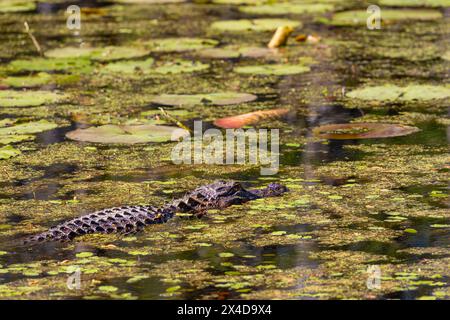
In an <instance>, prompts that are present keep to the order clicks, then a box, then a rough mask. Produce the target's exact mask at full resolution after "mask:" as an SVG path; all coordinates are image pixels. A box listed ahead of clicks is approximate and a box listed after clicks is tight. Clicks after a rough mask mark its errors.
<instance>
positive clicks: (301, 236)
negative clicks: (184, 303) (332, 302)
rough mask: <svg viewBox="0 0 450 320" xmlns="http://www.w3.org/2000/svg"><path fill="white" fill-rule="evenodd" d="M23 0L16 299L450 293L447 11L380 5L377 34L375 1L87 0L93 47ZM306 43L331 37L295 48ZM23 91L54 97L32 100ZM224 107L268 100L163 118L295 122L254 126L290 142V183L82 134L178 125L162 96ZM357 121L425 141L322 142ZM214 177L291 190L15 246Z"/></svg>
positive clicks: (10, 168)
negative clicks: (219, 99)
mask: <svg viewBox="0 0 450 320" xmlns="http://www.w3.org/2000/svg"><path fill="white" fill-rule="evenodd" d="M8 2H10V3H11V5H10V6H9V7H8V4H7V3H8ZM13 2H14V1H4V3H5V4H1V5H0V30H1V32H0V39H1V43H2V46H1V47H0V89H1V90H0V159H1V160H0V243H1V244H0V298H2V299H27V298H33V299H68V298H83V299H105V298H106V299H109V298H111V299H183V298H188V299H336V298H337V299H346V298H355V299H391V298H394V299H398V298H400V299H449V298H450V289H449V288H450V286H449V276H450V273H449V264H450V251H449V247H450V240H449V239H450V238H449V230H450V211H449V205H448V178H449V169H450V167H449V156H448V144H449V139H450V133H449V130H448V126H449V124H450V120H449V118H448V115H449V103H448V102H449V97H450V87H449V84H448V76H449V73H448V69H449V64H450V63H449V51H448V50H449V49H448V44H449V39H450V38H449V30H450V29H449V24H448V16H449V14H450V12H449V8H448V7H449V6H450V5H449V3H448V1H441V2H442V3H440V2H439V1H435V2H434V3H435V4H437V7H434V8H422V7H418V8H417V7H416V8H408V9H405V8H403V7H402V1H392V3H394V5H395V3H397V4H398V6H394V7H389V8H387V7H386V6H385V5H383V4H382V2H383V1H380V6H381V9H382V11H381V15H382V17H383V10H385V9H386V10H388V12H387V13H386V16H387V17H388V18H389V19H387V20H386V21H385V22H386V23H384V22H383V23H382V28H381V29H380V30H369V29H367V27H366V21H365V19H366V17H367V15H368V14H367V13H366V11H365V10H366V8H367V6H368V5H369V4H368V3H366V2H364V1H317V2H320V3H319V4H317V2H316V5H312V4H309V5H303V6H302V5H298V3H297V4H292V3H294V2H296V1H290V2H289V4H286V3H285V2H284V4H282V5H280V4H276V3H275V4H272V5H271V7H269V8H268V7H267V5H264V4H260V5H255V2H254V1H253V2H252V1H238V2H239V3H242V4H239V3H237V4H236V1H186V2H183V1H177V2H178V3H163V2H171V1H141V2H149V3H150V2H160V3H159V4H149V3H147V4H145V3H141V4H130V3H126V2H139V1H114V0H112V1H107V2H106V1H105V2H102V1H80V2H75V4H78V5H79V6H80V7H81V8H82V10H81V19H82V20H81V29H80V30H79V31H78V33H76V32H75V31H76V30H70V29H68V28H67V27H66V18H67V15H65V9H66V8H67V7H68V6H69V5H70V4H74V3H73V2H64V1H53V0H49V1H39V2H37V3H35V2H34V1H27V0H23V1H16V2H17V3H18V2H21V4H20V5H17V6H13V4H12V3H13ZM172 2H173V1H172ZM233 2H234V4H229V3H233ZM262 2H264V1H262ZM419 2H420V1H419ZM422 2H423V4H424V7H426V5H427V3H428V2H427V1H425V0H424V1H422ZM320 4H321V5H320ZM407 4H408V1H404V4H403V5H407ZM291 5H292V6H291ZM274 6H275V7H274ZM446 7H447V8H446ZM11 8H13V9H11ZM352 10H360V11H361V12H362V13H354V12H353V11H352ZM403 10H408V12H410V11H411V10H412V13H411V12H410V13H409V14H404V13H402V12H403ZM424 11H425V13H424ZM335 12H339V13H335ZM348 12H353V13H351V14H349V13H348ZM349 15H350V18H349V17H348V16H349ZM358 15H362V17H363V19H362V20H361V19H360V20H358V19H356V18H355V17H357V16H358ZM405 16H406V17H407V19H404V17H405ZM427 17H428V18H427ZM243 19H246V20H243ZM260 19H264V20H260ZM268 19H270V20H268ZM273 19H275V20H273ZM280 19H282V21H280ZM232 20H240V21H232ZM25 21H26V22H28V24H29V26H30V29H31V31H32V32H33V35H34V36H35V37H36V39H37V40H38V42H39V44H40V46H41V48H42V50H43V51H44V52H45V54H46V57H45V58H39V55H38V54H37V52H36V49H35V47H34V46H33V44H32V42H31V40H30V38H29V36H28V34H27V33H25V32H24V27H23V23H24V22H25ZM230 21H231V22H230ZM300 22H301V23H300ZM286 24H288V25H292V26H294V27H295V30H294V33H293V36H291V38H290V39H289V42H288V45H287V46H286V47H284V48H281V49H278V50H273V51H268V50H267V49H264V48H265V46H266V44H267V43H268V41H269V40H270V38H271V35H272V33H273V30H274V28H276V26H278V25H286ZM301 34H305V35H308V34H314V35H318V36H320V41H319V42H317V43H315V42H297V41H295V40H294V37H295V36H298V35H301ZM177 38H188V40H186V39H185V40H177ZM155 39H157V40H155ZM158 39H164V40H158ZM199 39H200V40H199ZM80 46H81V48H89V47H96V48H100V49H99V50H98V51H97V52H91V51H89V50H86V49H80ZM68 47H69V48H72V49H63V50H59V49H60V48H68ZM117 47H123V48H120V49H117ZM73 48H75V49H73ZM101 48H107V49H103V50H102V49H101ZM249 48H251V49H249ZM255 48H257V49H255ZM261 48H263V49H261ZM56 49H58V50H56ZM24 88H27V89H26V90H27V92H34V91H38V92H34V93H32V94H31V95H30V96H29V97H25V96H24V94H23V91H22V90H23V89H24ZM48 92H50V93H53V94H54V93H57V95H48V96H47V95H46V94H47V93H48ZM218 92H228V93H236V92H237V93H249V94H253V95H256V96H257V99H256V100H253V101H245V102H239V101H238V102H236V103H232V104H224V105H221V104H220V103H217V104H214V100H212V98H208V97H206V98H204V99H200V101H194V103H187V102H186V101H183V97H181V102H179V103H173V104H174V105H172V106H167V105H165V106H164V109H165V110H166V111H167V112H169V113H170V112H173V115H174V117H176V118H177V119H179V120H180V121H181V122H182V123H184V124H185V125H187V126H189V127H192V124H193V120H202V121H203V122H204V124H205V127H212V126H213V125H212V123H213V122H214V120H216V119H218V118H223V117H228V116H233V115H239V114H243V113H246V112H253V111H257V110H266V109H275V108H287V109H289V110H290V111H289V114H288V115H287V116H286V117H284V118H282V119H265V120H263V121H261V122H259V123H257V124H255V125H254V126H255V127H257V128H277V129H280V168H279V172H278V173H277V174H276V175H273V176H261V175H260V170H259V166H255V165H206V164H202V165H187V164H185V165H174V164H173V163H172V161H171V158H170V157H171V150H172V148H173V147H174V145H175V143H174V142H161V141H156V142H155V141H153V142H148V143H138V144H100V143H89V142H77V141H72V140H70V139H68V138H66V136H65V134H66V133H67V132H69V131H73V130H75V129H78V128H88V127H90V126H100V125H105V124H113V125H117V124H129V125H130V124H131V125H133V124H157V125H159V124H164V125H173V124H170V123H169V122H168V121H166V119H165V118H164V117H161V116H160V117H155V114H157V113H158V107H159V106H160V104H157V103H155V102H152V101H156V100H158V101H160V98H157V97H158V96H160V95H162V94H199V93H202V94H208V93H218ZM186 99H187V98H186ZM194 100H195V99H194ZM345 123H375V124H381V123H390V124H397V125H402V126H413V127H417V128H418V129H419V130H420V131H416V132H413V133H411V134H409V135H405V136H399V137H391V138H367V139H358V136H357V135H358V134H359V133H361V132H360V131H358V130H363V131H364V128H363V129H361V128H357V130H356V131H351V132H347V133H350V134H354V135H356V136H355V138H354V139H343V140H341V139H323V138H320V137H317V136H315V135H314V134H313V129H314V128H317V127H319V126H322V125H328V124H345ZM30 128H31V129H30ZM331 134H338V135H339V134H342V132H339V131H337V130H336V131H333V132H331ZM215 179H234V180H238V181H242V183H244V184H245V185H246V186H249V187H263V186H264V185H267V184H268V183H270V182H272V181H277V182H281V183H284V184H285V185H287V186H288V188H289V189H290V192H289V193H287V194H286V195H285V196H283V197H280V198H268V199H263V200H257V201H252V202H249V203H247V204H245V205H242V206H233V207H230V208H227V209H226V210H220V211H219V210H211V211H209V212H208V215H207V216H205V217H203V218H202V219H181V218H177V219H172V220H170V221H169V222H168V223H166V224H164V225H154V226H149V227H147V228H146V229H145V231H144V232H141V233H139V234H136V235H132V236H125V237H120V236H116V235H89V236H85V237H82V238H79V239H77V240H76V241H74V242H72V243H65V244H64V243H63V244H60V243H56V244H55V243H49V244H42V245H39V246H34V247H31V248H27V247H22V246H19V245H16V244H15V243H16V241H17V240H19V239H21V238H22V237H23V236H25V235H29V234H33V233H37V232H41V231H44V230H45V229H46V228H48V227H49V226H52V225H54V224H55V223H59V222H61V221H64V220H67V219H70V218H72V217H75V216H79V215H81V214H85V213H89V212H92V211H95V210H98V209H102V208H105V207H112V206H121V205H125V204H153V205H160V204H162V203H164V202H167V201H170V200H171V199H173V198H175V197H178V196H180V195H182V194H183V193H184V192H186V191H188V190H191V189H192V188H193V187H195V186H199V185H202V184H205V183H209V182H211V181H213V180H215ZM373 270H375V271H376V272H373ZM76 275H79V282H78V283H77V281H74V282H71V281H72V280H73V279H75V278H74V276H76ZM374 277H375V278H374ZM68 280H69V284H71V285H69V286H68V285H67V284H68ZM75 280H77V279H75ZM73 284H79V286H77V285H75V286H74V285H73ZM371 284H376V285H375V286H373V285H372V286H371Z"/></svg>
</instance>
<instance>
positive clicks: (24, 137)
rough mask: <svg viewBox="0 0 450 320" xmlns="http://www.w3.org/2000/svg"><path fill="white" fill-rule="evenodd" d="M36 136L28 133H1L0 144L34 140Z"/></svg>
mask: <svg viewBox="0 0 450 320" xmlns="http://www.w3.org/2000/svg"><path fill="white" fill-rule="evenodd" d="M33 139H34V136H32V135H28V134H21V135H5V136H2V135H0V144H10V143H16V142H21V141H30V140H33Z"/></svg>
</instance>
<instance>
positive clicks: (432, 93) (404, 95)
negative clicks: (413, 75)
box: [347, 85, 450, 101]
mask: <svg viewBox="0 0 450 320" xmlns="http://www.w3.org/2000/svg"><path fill="white" fill-rule="evenodd" d="M347 97H349V98H355V99H361V100H377V101H413V100H419V101H427V100H434V99H446V98H449V97H450V87H448V86H433V85H408V86H406V87H399V86H395V85H384V86H374V87H365V88H362V89H356V90H353V91H351V92H349V93H347Z"/></svg>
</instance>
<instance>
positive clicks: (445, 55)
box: [441, 51, 450, 61]
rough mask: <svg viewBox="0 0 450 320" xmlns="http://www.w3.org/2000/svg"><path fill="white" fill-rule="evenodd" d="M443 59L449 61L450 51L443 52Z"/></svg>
mask: <svg viewBox="0 0 450 320" xmlns="http://www.w3.org/2000/svg"><path fill="white" fill-rule="evenodd" d="M441 58H442V59H444V60H447V61H450V51H447V52H446V53H444V55H443V56H442V57H441Z"/></svg>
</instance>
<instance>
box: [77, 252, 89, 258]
mask: <svg viewBox="0 0 450 320" xmlns="http://www.w3.org/2000/svg"><path fill="white" fill-rule="evenodd" d="M93 255H94V254H93V253H92V252H88V251H85V252H79V253H77V254H76V255H75V256H76V257H77V258H89V257H92V256H93Z"/></svg>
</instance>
